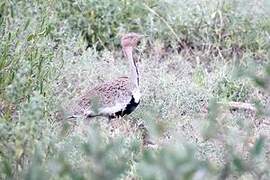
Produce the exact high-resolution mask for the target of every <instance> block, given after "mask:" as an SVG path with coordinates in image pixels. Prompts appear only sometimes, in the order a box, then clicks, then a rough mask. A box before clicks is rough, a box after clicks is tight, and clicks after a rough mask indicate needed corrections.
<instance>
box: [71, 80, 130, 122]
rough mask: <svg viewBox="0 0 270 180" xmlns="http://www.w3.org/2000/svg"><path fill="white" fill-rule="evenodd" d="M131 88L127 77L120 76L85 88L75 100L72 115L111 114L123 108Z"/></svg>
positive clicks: (128, 99)
mask: <svg viewBox="0 0 270 180" xmlns="http://www.w3.org/2000/svg"><path fill="white" fill-rule="evenodd" d="M133 90H134V88H132V87H131V85H130V83H129V79H128V77H120V78H118V79H115V80H113V81H109V82H105V83H103V84H100V85H98V86H96V87H95V88H93V89H91V90H87V91H86V92H85V93H83V95H82V96H81V97H79V98H78V99H77V100H75V104H74V105H73V107H72V108H73V109H72V111H73V112H72V114H73V115H74V116H80V115H85V116H89V117H93V116H99V115H101V116H108V117H109V116H113V115H114V113H116V112H118V111H120V110H124V108H125V107H126V105H127V104H128V103H129V102H130V101H131V99H132V91H133ZM108 109H113V110H112V111H110V110H108ZM114 109H115V110H114Z"/></svg>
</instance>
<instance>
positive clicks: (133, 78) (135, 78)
mask: <svg viewBox="0 0 270 180" xmlns="http://www.w3.org/2000/svg"><path fill="white" fill-rule="evenodd" d="M125 53H126V56H127V59H128V61H129V68H130V76H129V78H130V82H131V86H132V87H134V88H138V87H139V73H138V68H137V65H136V63H135V61H134V59H133V48H132V47H126V48H125Z"/></svg>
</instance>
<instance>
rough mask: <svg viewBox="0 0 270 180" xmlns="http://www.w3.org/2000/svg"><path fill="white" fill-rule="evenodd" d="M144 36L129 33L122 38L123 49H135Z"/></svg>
mask: <svg viewBox="0 0 270 180" xmlns="http://www.w3.org/2000/svg"><path fill="white" fill-rule="evenodd" d="M142 37H143V35H141V34H138V33H133V32H132V33H128V34H125V35H124V36H123V37H122V38H121V46H122V47H123V48H128V47H131V48H134V47H136V46H137V45H138V43H139V42H140V40H141V38H142Z"/></svg>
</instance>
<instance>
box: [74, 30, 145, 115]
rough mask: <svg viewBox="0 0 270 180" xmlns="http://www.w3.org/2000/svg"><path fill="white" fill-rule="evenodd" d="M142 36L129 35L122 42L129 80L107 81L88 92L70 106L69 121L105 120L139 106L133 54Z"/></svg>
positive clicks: (125, 78) (136, 71) (136, 69)
mask: <svg viewBox="0 0 270 180" xmlns="http://www.w3.org/2000/svg"><path fill="white" fill-rule="evenodd" d="M141 38H142V35H140V34H137V33H128V34H126V35H124V36H123V37H122V38H121V46H122V49H123V52H124V54H125V57H126V58H127V60H128V62H129V69H130V73H129V76H128V77H119V78H118V79H115V80H112V81H108V82H105V83H102V84H99V85H97V86H96V87H94V88H93V89H89V90H87V91H86V92H85V93H84V94H82V96H80V97H79V98H78V99H77V100H76V101H75V103H73V105H72V112H71V113H72V116H70V118H72V117H73V118H76V117H84V118H91V117H97V116H105V117H108V119H109V120H110V119H112V118H116V117H122V116H124V115H126V114H130V113H131V112H132V111H134V110H135V109H136V107H137V106H138V104H139V103H140V97H141V95H140V89H139V73H138V68H137V65H136V62H135V61H134V59H133V50H134V48H135V47H136V46H137V44H138V42H139V41H140V39H141Z"/></svg>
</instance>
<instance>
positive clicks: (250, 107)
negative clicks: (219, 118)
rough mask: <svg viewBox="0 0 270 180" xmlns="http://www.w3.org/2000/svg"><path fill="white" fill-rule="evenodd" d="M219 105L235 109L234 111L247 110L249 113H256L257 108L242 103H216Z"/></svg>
mask: <svg viewBox="0 0 270 180" xmlns="http://www.w3.org/2000/svg"><path fill="white" fill-rule="evenodd" d="M218 104H220V105H225V106H228V107H230V108H236V109H247V110H250V111H255V112H256V111H257V108H256V107H255V106H254V104H250V103H244V102H233V101H231V102H218Z"/></svg>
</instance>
